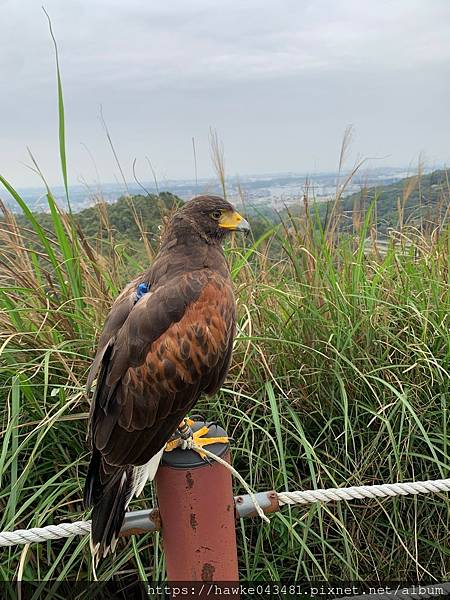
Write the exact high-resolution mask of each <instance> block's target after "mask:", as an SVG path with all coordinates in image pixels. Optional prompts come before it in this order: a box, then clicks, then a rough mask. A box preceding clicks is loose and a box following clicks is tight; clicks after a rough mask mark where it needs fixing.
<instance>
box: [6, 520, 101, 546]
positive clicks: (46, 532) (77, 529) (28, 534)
mask: <svg viewBox="0 0 450 600" xmlns="http://www.w3.org/2000/svg"><path fill="white" fill-rule="evenodd" d="M90 532H91V522H90V521H75V522H74V523H61V524H60V525H47V527H33V528H31V529H17V530H16V531H3V532H2V533H0V546H16V545H17V544H32V543H34V542H45V541H46V540H58V539H60V538H66V537H70V536H72V535H87V534H88V533H90Z"/></svg>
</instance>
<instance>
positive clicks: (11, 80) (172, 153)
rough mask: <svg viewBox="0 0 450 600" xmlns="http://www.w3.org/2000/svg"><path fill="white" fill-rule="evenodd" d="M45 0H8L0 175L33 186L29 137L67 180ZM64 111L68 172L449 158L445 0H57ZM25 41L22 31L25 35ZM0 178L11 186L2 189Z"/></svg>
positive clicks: (251, 170)
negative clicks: (345, 148)
mask: <svg viewBox="0 0 450 600" xmlns="http://www.w3.org/2000/svg"><path fill="white" fill-rule="evenodd" d="M41 4H42V0H22V1H21V2H20V3H19V2H14V1H13V0H0V9H1V11H2V20H1V23H0V34H1V35H0V68H1V70H2V79H3V81H4V82H6V85H4V89H3V92H2V94H1V95H0V119H1V121H0V123H1V144H0V174H2V175H3V176H4V177H6V178H7V179H8V180H10V181H11V183H12V184H13V185H15V186H17V187H28V186H38V185H39V178H38V177H37V176H36V175H35V174H34V173H33V172H32V171H31V170H29V169H28V168H27V167H26V166H24V163H27V164H30V159H29V157H28V154H27V146H29V147H30V149H31V151H32V152H33V155H34V156H35V157H36V160H37V161H38V163H39V166H40V168H41V169H42V171H43V173H44V175H45V176H46V178H47V179H48V181H49V183H50V184H51V185H55V184H60V183H61V174H60V166H59V154H58V131H57V126H58V124H57V104H56V75H55V57H54V51H53V47H52V41H51V37H50V35H49V31H48V24H47V21H46V17H45V15H44V13H43V11H42V9H41ZM45 8H46V10H47V11H48V13H49V14H50V17H51V19H52V25H53V29H54V32H55V35H56V38H57V41H58V48H59V54H60V65H61V72H62V81H63V91H64V100H65V109H66V136H67V159H68V172H69V179H70V182H71V183H72V184H76V183H77V182H79V181H85V182H87V183H89V184H93V183H94V182H96V181H101V182H114V181H115V180H117V181H120V178H121V175H120V172H119V169H118V167H117V165H116V164H115V159H114V156H113V154H112V152H111V148H110V147H109V144H108V140H107V137H106V134H105V130H104V127H103V125H102V123H101V120H100V118H99V114H100V105H101V106H102V110H103V115H104V118H105V121H106V123H107V126H108V128H109V131H110V134H111V137H112V140H113V142H114V146H115V150H116V151H117V154H118V156H119V159H120V163H121V166H122V168H123V171H124V175H125V178H126V179H127V180H128V181H133V161H134V160H135V159H136V175H137V177H138V178H139V179H140V180H143V181H145V180H151V179H152V174H151V169H150V167H149V164H148V159H150V161H151V163H152V166H153V168H154V169H155V172H156V174H157V177H158V180H160V181H164V180H183V179H191V180H192V179H194V177H195V172H194V160H193V150H192V138H194V139H195V146H196V155H197V169H198V177H199V178H202V179H203V178H211V177H213V176H214V172H213V168H212V164H211V160H210V149H209V132H210V127H212V128H214V129H215V130H217V133H218V136H219V138H220V139H221V140H222V142H223V144H224V150H225V166H226V172H227V175H228V176H234V175H239V174H242V175H243V176H245V174H256V175H262V174H266V173H267V174H270V173H272V174H273V173H288V172H295V173H308V172H309V173H317V172H331V171H336V169H337V165H338V162H339V151H340V144H341V141H342V137H343V133H344V131H345V129H346V127H347V126H348V125H349V124H352V125H353V127H354V129H353V141H352V144H351V147H350V150H349V155H348V162H347V165H351V164H352V163H353V162H354V161H355V160H356V159H357V157H374V158H377V159H380V160H376V161H372V162H371V164H372V166H377V165H380V166H384V167H388V166H395V165H399V166H405V167H407V166H408V165H413V164H417V161H418V160H419V156H420V155H422V156H423V160H424V162H425V164H427V165H428V166H429V167H430V168H433V167H434V166H442V165H447V164H449V163H450V150H449V142H448V140H449V137H450V126H449V120H448V104H449V97H450V77H449V75H450V73H449V64H450V25H449V23H450V2H448V1H447V0H433V2H429V1H428V0H380V1H379V2H376V3H375V2H373V1H371V0H341V1H340V2H338V3H337V2H333V1H332V0H315V1H312V0H281V1H280V2H279V3H276V4H275V3H274V4H272V3H265V2H262V0H258V1H256V0H248V1H247V2H245V3H237V2H227V1H226V0H215V1H212V0H173V1H172V2H171V3H166V2H163V0H155V1H154V2H152V3H149V2H146V1H145V0H129V1H128V2H127V3H123V2H121V1H119V0H91V1H90V2H88V1H87V0H65V2H58V1H57V0H48V1H47V2H46V3H45ZM19 39H20V43H18V40H19ZM1 196H2V192H0V197H1Z"/></svg>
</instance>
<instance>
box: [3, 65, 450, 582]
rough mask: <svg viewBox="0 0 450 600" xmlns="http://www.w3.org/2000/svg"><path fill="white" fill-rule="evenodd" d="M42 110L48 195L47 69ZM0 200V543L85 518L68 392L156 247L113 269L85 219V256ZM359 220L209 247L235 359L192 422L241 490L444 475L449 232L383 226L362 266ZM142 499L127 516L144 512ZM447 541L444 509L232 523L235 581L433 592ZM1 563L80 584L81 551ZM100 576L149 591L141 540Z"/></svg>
mask: <svg viewBox="0 0 450 600" xmlns="http://www.w3.org/2000/svg"><path fill="white" fill-rule="evenodd" d="M58 98H59V100H60V105H59V108H60V110H59V118H60V128H59V131H60V140H59V141H60V154H61V164H62V167H63V178H64V181H66V173H67V160H66V154H65V148H64V123H63V121H64V113H63V108H62V106H63V104H62V87H61V79H60V76H59V70H58ZM219 163H220V161H219ZM0 181H1V182H2V183H3V185H4V186H5V187H6V188H7V189H8V190H9V192H10V193H11V194H12V196H13V197H14V198H15V200H16V202H17V204H18V205H19V206H20V207H21V208H22V210H23V212H24V220H21V221H20V225H19V224H18V222H17V221H16V218H15V217H14V215H13V214H12V213H10V212H9V211H8V210H7V209H4V220H3V222H2V223H1V224H0V325H1V328H0V329H1V334H0V386H1V387H0V393H1V400H2V404H1V409H0V410H1V422H0V429H1V449H0V481H1V487H0V530H12V529H15V528H28V527H33V526H44V525H48V524H51V523H58V522H62V521H68V520H69V521H74V520H77V519H81V518H83V517H85V516H86V515H85V513H84V512H83V507H82V503H81V497H82V486H83V481H84V476H85V474H86V470H87V461H88V449H87V445H86V441H85V436H86V429H87V411H88V400H87V398H86V397H85V393H84V384H85V380H86V373H87V370H88V368H89V365H90V361H91V359H92V355H93V352H94V350H95V343H96V339H97V336H98V333H99V331H100V330H101V327H102V324H103V321H104V318H105V316H106V314H107V311H108V308H109V306H110V304H111V302H112V300H113V298H114V297H116V296H117V294H118V293H119V291H120V289H121V287H122V286H123V284H124V283H125V282H126V281H128V280H129V279H131V278H132V277H133V276H135V275H136V274H137V273H138V272H139V270H140V269H143V268H144V267H145V266H146V265H147V264H148V261H150V260H151V259H152V256H154V253H155V252H156V250H157V241H156V240H155V238H154V236H152V237H151V238H150V239H149V241H148V244H147V245H146V251H145V256H143V255H139V256H135V255H133V253H130V254H128V253H127V246H126V245H124V244H123V238H121V242H120V243H119V242H117V240H116V239H115V232H114V229H113V228H111V227H110V226H109V224H108V222H107V217H106V216H105V215H107V212H106V211H105V209H104V207H102V206H100V207H99V228H100V229H101V230H102V231H99V234H98V240H101V243H97V242H98V240H96V239H93V238H92V237H90V238H89V239H88V238H86V236H84V235H83V233H82V232H81V231H80V230H79V229H78V228H76V227H75V226H74V223H73V221H72V219H71V218H70V214H67V213H66V212H65V211H63V210H62V209H60V208H59V207H57V206H56V204H55V202H54V199H53V196H52V194H51V191H50V190H48V194H47V197H48V203H49V210H50V219H49V221H48V223H47V225H46V226H45V227H44V226H42V225H41V224H40V223H39V221H38V220H37V219H36V218H35V216H34V215H33V214H32V213H31V212H29V211H28V209H27V207H26V204H25V203H24V202H23V200H22V198H21V197H20V196H19V194H18V193H17V192H16V191H15V190H14V188H13V186H12V185H11V184H10V183H8V181H7V180H6V179H5V178H3V177H1V178H0ZM449 197H450V195H449V196H448V197H447V202H448V200H449ZM149 201H150V200H149ZM405 201H406V200H405ZM374 207H375V205H374V204H373V205H372V208H371V209H370V210H368V211H367V213H366V216H365V219H361V220H359V221H357V222H356V221H355V223H354V228H353V231H352V232H351V233H350V234H348V233H346V234H343V233H342V232H341V231H340V228H339V227H338V226H337V221H336V220H337V219H338V218H339V214H338V212H339V211H338V205H337V203H336V211H333V222H329V223H327V224H326V226H325V227H322V225H321V224H320V222H319V221H318V220H317V218H316V212H315V210H312V211H310V210H309V208H308V210H306V211H305V212H303V213H302V215H301V216H294V215H285V216H284V219H283V221H282V223H281V224H280V225H279V226H277V227H274V228H272V229H271V230H269V231H268V232H267V233H266V234H265V235H264V236H263V238H261V239H260V240H257V241H256V242H255V243H252V244H251V245H250V246H247V247H245V246H244V245H243V242H241V241H240V240H238V241H236V242H235V243H232V244H231V245H230V246H229V247H228V248H227V254H228V258H229V261H230V265H231V270H232V274H233V279H234V284H235V288H236V297H237V301H238V306H239V330H238V336H237V340H236V347H235V352H234V358H233V363H232V367H231V369H230V373H229V376H228V378H227V381H226V383H225V385H224V387H223V389H222V391H221V393H220V394H219V395H218V396H217V397H215V398H213V399H203V400H202V401H201V402H200V403H199V405H198V407H197V410H198V412H203V413H205V414H207V415H208V417H209V418H211V419H213V418H216V419H217V420H218V421H219V422H220V423H221V424H223V425H224V426H225V427H226V429H227V430H228V432H229V434H230V435H232V436H233V438H234V440H235V441H234V442H233V461H234V465H235V466H236V467H237V468H238V470H239V471H240V473H241V474H242V475H243V476H244V477H245V478H246V480H247V481H248V482H249V484H250V485H251V486H252V487H253V488H254V489H255V490H258V491H259V490H267V489H276V490H280V491H281V490H284V489H290V490H296V489H311V488H316V487H327V486H328V487H329V486H350V485H360V484H372V483H385V482H395V481H409V480H420V479H433V478H440V477H447V476H448V473H449V467H448V465H449V450H448V442H447V431H448V426H449V423H448V421H449V415H448V408H447V398H448V393H449V373H448V365H449V364H450V361H449V359H450V336H449V309H450V294H449V265H450V236H449V230H448V226H447V225H446V224H442V223H441V224H440V225H439V226H437V227H434V228H432V229H431V228H424V229H422V230H417V229H414V228H412V227H410V226H408V223H401V227H400V230H401V235H400V234H399V235H395V234H392V236H391V241H390V242H389V244H388V247H387V250H386V252H383V253H380V252H379V251H378V248H377V246H376V243H375V240H376V235H375V233H376V232H375V230H374V225H373V215H372V212H373V208H374ZM311 208H312V209H313V207H311ZM134 215H135V218H136V219H137V220H139V216H138V214H137V213H136V212H134ZM162 216H163V215H162ZM137 226H138V225H137ZM138 230H139V231H142V224H140V225H139V226H138ZM368 238H369V239H372V240H374V244H373V245H372V244H367V241H366V240H367V239H368ZM235 492H236V493H238V492H242V490H240V489H239V488H238V487H237V486H236V489H235ZM146 494H147V495H146V497H145V498H144V499H143V500H142V501H139V502H134V503H133V505H132V507H136V508H137V507H144V506H149V505H151V504H152V503H153V501H152V498H151V491H150V488H149V487H148V488H147V491H146ZM448 528H449V500H448V496H447V495H446V494H436V495H430V496H423V497H406V498H394V499H384V500H370V501H354V502H349V503H344V502H341V503H338V504H336V505H334V504H328V505H323V506H322V505H317V504H315V505H311V506H307V507H302V508H292V509H287V508H286V509H283V510H282V511H281V512H279V513H277V514H274V515H272V517H271V523H270V525H267V524H263V523H261V522H260V521H259V520H242V521H241V522H239V523H237V532H238V543H239V559H240V571H241V577H242V578H243V579H251V580H258V579H261V580H266V579H280V580H283V579H284V580H286V579H290V580H293V579H297V580H305V579H308V580H313V579H324V578H339V579H371V580H373V579H377V578H379V579H384V580H393V579H403V580H406V579H419V580H428V581H429V580H438V581H439V580H443V581H446V580H448V578H449V575H450V557H449V555H450V550H449V548H448ZM0 556H1V558H0V577H2V578H4V579H8V578H13V577H19V578H22V579H23V580H36V579H42V580H45V579H54V578H63V577H70V578H74V579H79V580H85V579H88V578H90V577H91V576H92V573H91V561H90V553H89V546H88V543H87V539H86V538H84V539H81V538H73V539H69V540H57V541H52V542H48V543H45V544H33V545H30V546H25V547H20V548H10V549H1V550H0ZM98 575H99V577H100V578H102V579H104V578H110V577H112V576H117V577H120V578H122V579H123V580H127V579H129V580H132V579H134V578H135V577H136V576H140V577H143V576H144V575H145V576H146V577H148V578H150V579H156V580H161V579H164V577H165V570H164V558H163V554H162V550H161V545H160V536H159V534H157V535H145V536H139V537H136V538H133V539H132V540H131V541H125V540H123V541H120V542H119V545H118V554H117V557H116V559H115V560H114V561H111V560H104V561H103V562H102V563H101V566H100V568H99V571H98Z"/></svg>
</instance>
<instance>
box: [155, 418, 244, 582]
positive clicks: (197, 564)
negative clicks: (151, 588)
mask: <svg viewBox="0 0 450 600" xmlns="http://www.w3.org/2000/svg"><path fill="white" fill-rule="evenodd" d="M202 425H203V423H195V424H194V426H193V430H194V431H195V430H196V429H198V428H200V427H201V426H202ZM208 435H209V436H210V437H217V436H224V435H226V433H225V432H224V430H223V429H222V428H220V427H216V426H214V425H213V426H212V427H210V431H209V434H208ZM207 448H208V450H209V451H210V452H213V453H214V454H216V455H218V456H220V457H221V458H223V459H224V460H227V461H228V462H229V461H230V450H229V446H228V445H226V444H211V445H210V446H207ZM156 490H157V496H158V504H159V511H160V516H161V526H162V534H163V545H164V553H165V556H166V567H167V578H168V581H169V582H174V581H235V582H236V581H238V561H237V549H236V530H235V515H234V498H233V488H232V482H231V473H230V471H228V469H226V468H225V467H223V466H222V465H220V464H218V463H216V462H212V463H211V464H208V463H207V462H205V461H204V460H203V459H202V458H200V456H199V455H198V454H197V453H196V452H193V451H192V450H179V449H176V450H173V451H172V452H166V453H165V454H164V457H163V460H162V463H161V466H160V468H159V470H158V473H157V476H156Z"/></svg>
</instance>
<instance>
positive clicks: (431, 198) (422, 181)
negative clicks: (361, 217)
mask: <svg viewBox="0 0 450 600" xmlns="http://www.w3.org/2000/svg"><path fill="white" fill-rule="evenodd" d="M449 179H450V171H449V170H439V171H433V173H429V174H427V175H422V176H421V177H418V176H413V177H407V178H405V179H401V180H400V181H397V182H396V183H392V184H390V185H383V186H377V187H371V188H367V189H363V190H361V191H360V192H357V193H355V194H351V195H350V196H347V197H346V198H343V199H342V201H341V206H342V211H343V213H344V214H345V215H346V216H348V217H349V219H348V221H349V222H351V216H352V212H353V211H354V210H362V211H363V212H365V211H366V210H367V208H368V207H369V205H370V203H371V202H372V201H373V200H374V199H376V219H377V225H378V227H379V229H380V230H383V231H386V230H388V229H389V228H395V227H398V225H399V209H400V213H401V212H403V219H402V220H403V223H409V224H413V225H420V224H421V223H423V222H427V221H430V220H431V221H432V222H436V221H440V220H442V218H443V217H444V214H445V211H446V210H447V207H448V203H449V197H450V187H449ZM332 205H333V202H328V203H326V204H325V205H322V206H320V213H321V215H325V214H326V212H327V211H328V213H330V210H331V207H332Z"/></svg>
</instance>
